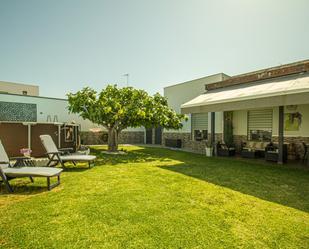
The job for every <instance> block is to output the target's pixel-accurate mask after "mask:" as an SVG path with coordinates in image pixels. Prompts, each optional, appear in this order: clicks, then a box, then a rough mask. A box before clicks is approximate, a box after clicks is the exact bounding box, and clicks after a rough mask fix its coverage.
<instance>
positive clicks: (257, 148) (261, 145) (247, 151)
mask: <svg viewBox="0 0 309 249" xmlns="http://www.w3.org/2000/svg"><path fill="white" fill-rule="evenodd" d="M268 144H269V142H257V141H245V142H243V143H242V146H241V156H242V157H245V158H259V157H264V156H265V148H266V146H267V145H268Z"/></svg>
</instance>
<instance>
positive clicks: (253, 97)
mask: <svg viewBox="0 0 309 249" xmlns="http://www.w3.org/2000/svg"><path fill="white" fill-rule="evenodd" d="M300 104H309V73H302V74H296V75H290V76H286V77H280V78H274V79H270V80H264V81H256V82H251V83H248V84H246V85H244V84H242V85H235V86H230V87H225V88H220V89H216V90H211V91H208V92H206V93H204V94H202V95H200V96H198V97H196V98H194V99H192V100H190V101H189V102H187V103H184V104H183V105H182V106H181V112H182V113H184V114H185V113H201V112H217V111H233V110H243V109H254V108H265V107H274V106H285V105H300Z"/></svg>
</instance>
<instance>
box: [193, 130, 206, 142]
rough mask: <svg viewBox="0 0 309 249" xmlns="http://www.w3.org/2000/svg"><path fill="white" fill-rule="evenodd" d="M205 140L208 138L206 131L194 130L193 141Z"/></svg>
mask: <svg viewBox="0 0 309 249" xmlns="http://www.w3.org/2000/svg"><path fill="white" fill-rule="evenodd" d="M207 138H208V131H207V130H194V140H195V141H202V140H207Z"/></svg>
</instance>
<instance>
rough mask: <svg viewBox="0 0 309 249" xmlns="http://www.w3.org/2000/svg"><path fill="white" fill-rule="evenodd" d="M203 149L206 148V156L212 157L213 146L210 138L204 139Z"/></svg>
mask: <svg viewBox="0 0 309 249" xmlns="http://www.w3.org/2000/svg"><path fill="white" fill-rule="evenodd" d="M205 150H206V156H207V157H212V156H213V151H214V150H213V146H212V143H211V141H210V140H207V141H206V146H205Z"/></svg>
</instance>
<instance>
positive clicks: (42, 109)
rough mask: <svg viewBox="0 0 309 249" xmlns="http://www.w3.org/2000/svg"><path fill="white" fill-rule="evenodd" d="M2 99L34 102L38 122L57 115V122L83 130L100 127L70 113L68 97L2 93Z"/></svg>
mask: <svg viewBox="0 0 309 249" xmlns="http://www.w3.org/2000/svg"><path fill="white" fill-rule="evenodd" d="M0 101H6V102H18V103H32V104H36V105H37V122H47V117H48V115H49V116H50V117H51V121H52V122H53V121H54V118H55V117H57V122H61V123H70V122H72V121H75V123H77V124H80V125H81V131H89V129H91V128H97V127H99V126H98V125H96V124H93V123H92V122H90V121H89V120H84V119H82V118H81V117H79V116H78V115H76V114H70V113H69V111H68V101H67V100H66V99H56V98H44V97H30V96H23V95H11V94H1V93H0ZM128 130H130V131H144V130H145V129H144V128H143V127H140V128H129V129H128Z"/></svg>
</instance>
